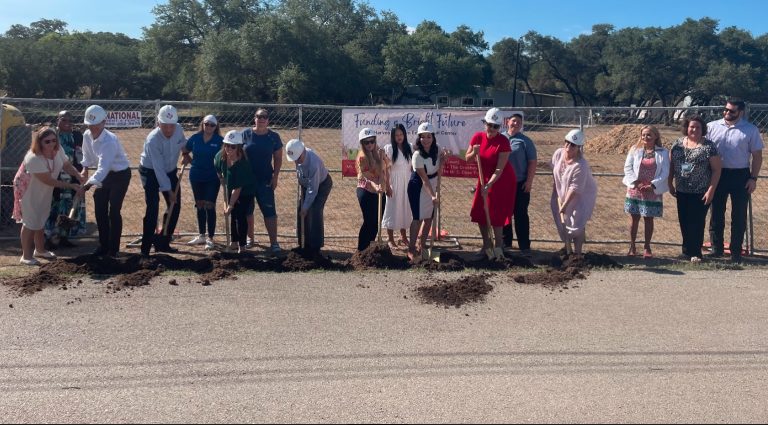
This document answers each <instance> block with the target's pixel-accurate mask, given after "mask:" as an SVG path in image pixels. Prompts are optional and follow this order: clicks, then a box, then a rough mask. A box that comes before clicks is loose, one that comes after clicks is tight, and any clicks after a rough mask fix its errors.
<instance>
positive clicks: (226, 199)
mask: <svg viewBox="0 0 768 425" xmlns="http://www.w3.org/2000/svg"><path fill="white" fill-rule="evenodd" d="M221 187H222V188H223V189H224V205H226V206H229V191H228V190H227V181H226V177H225V178H223V179H221ZM224 234H225V235H226V238H227V244H226V245H225V247H224V250H225V251H227V250H229V244H231V243H232V241H231V237H230V236H229V214H224Z"/></svg>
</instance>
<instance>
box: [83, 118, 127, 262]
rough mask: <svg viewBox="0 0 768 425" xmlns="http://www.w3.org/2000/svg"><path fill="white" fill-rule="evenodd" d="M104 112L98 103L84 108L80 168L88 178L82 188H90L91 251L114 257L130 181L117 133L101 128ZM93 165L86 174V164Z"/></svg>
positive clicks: (120, 233) (103, 124) (116, 252)
mask: <svg viewBox="0 0 768 425" xmlns="http://www.w3.org/2000/svg"><path fill="white" fill-rule="evenodd" d="M106 119H107V112H106V111H105V110H104V108H102V107H101V106H99V105H91V106H89V107H88V109H86V110H85V119H84V123H85V125H87V126H88V130H86V131H85V133H83V162H82V164H83V170H82V172H81V175H82V176H83V178H86V179H88V180H87V181H86V183H85V185H84V186H83V188H84V189H85V190H88V189H90V188H91V187H96V190H95V191H94V192H93V209H94V215H95V216H96V227H97V228H98V230H99V247H98V248H97V249H96V251H94V252H93V254H94V255H98V256H104V255H106V256H110V257H116V256H117V255H118V253H119V252H120V235H122V233H123V216H122V215H121V213H120V211H121V210H122V208H123V201H124V200H125V194H126V193H128V185H129V184H130V183H131V168H130V167H131V164H130V162H129V161H128V156H127V155H126V154H125V150H124V149H123V145H121V144H120V141H119V140H118V138H117V136H116V135H115V134H114V133H112V132H111V131H109V130H107V129H106V128H105V126H106ZM89 167H95V168H96V171H94V173H93V175H92V176H91V177H90V178H88V168H89Z"/></svg>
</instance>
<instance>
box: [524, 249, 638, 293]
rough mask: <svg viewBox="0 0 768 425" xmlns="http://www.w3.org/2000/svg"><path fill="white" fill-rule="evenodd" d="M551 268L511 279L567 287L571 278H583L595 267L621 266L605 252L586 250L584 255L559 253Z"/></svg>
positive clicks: (554, 258)
mask: <svg viewBox="0 0 768 425" xmlns="http://www.w3.org/2000/svg"><path fill="white" fill-rule="evenodd" d="M550 264H551V265H552V268H550V269H547V270H546V271H543V272H539V273H530V274H517V275H514V276H512V280H514V281H515V282H517V283H524V284H531V285H543V286H547V287H557V286H561V287H563V288H565V289H568V288H567V283H568V282H569V281H571V280H573V279H584V278H585V276H586V275H587V274H589V270H590V269H592V268H595V267H601V268H610V269H615V268H622V267H623V266H622V265H621V264H619V263H617V262H616V261H614V260H613V259H612V258H611V257H609V256H608V255H606V254H598V253H594V252H588V253H586V254H585V255H570V256H568V255H566V254H564V253H560V254H558V255H556V256H553V257H552V260H551V261H550Z"/></svg>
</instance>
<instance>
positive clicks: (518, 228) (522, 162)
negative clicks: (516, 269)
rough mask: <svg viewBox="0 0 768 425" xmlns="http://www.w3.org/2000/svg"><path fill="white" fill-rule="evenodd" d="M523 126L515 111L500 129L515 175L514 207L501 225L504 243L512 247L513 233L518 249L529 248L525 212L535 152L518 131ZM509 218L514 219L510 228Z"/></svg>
mask: <svg viewBox="0 0 768 425" xmlns="http://www.w3.org/2000/svg"><path fill="white" fill-rule="evenodd" d="M522 128H523V116H522V115H521V114H518V113H515V114H512V116H510V117H509V118H507V131H506V132H505V133H503V134H504V135H505V136H506V137H507V139H509V144H510V146H511V148H512V152H510V154H509V163H510V164H511V165H512V168H513V169H514V170H515V175H516V176H517V192H516V194H515V209H514V212H513V217H511V218H509V219H507V223H506V224H505V225H504V229H503V234H504V246H505V247H506V248H511V247H512V238H513V234H514V233H517V246H518V248H520V250H521V251H529V250H530V249H531V229H530V223H531V220H530V218H529V216H528V205H529V204H530V203H531V188H532V187H533V178H534V177H535V176H536V164H537V163H538V161H537V154H536V146H535V145H534V144H533V140H531V139H530V138H529V137H528V136H526V135H525V134H523V133H522V132H521V130H522ZM512 220H514V222H515V229H514V232H513V231H512Z"/></svg>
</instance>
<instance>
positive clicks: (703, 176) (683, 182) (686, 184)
mask: <svg viewBox="0 0 768 425" xmlns="http://www.w3.org/2000/svg"><path fill="white" fill-rule="evenodd" d="M683 140H684V138H683V137H681V138H679V139H677V140H676V141H675V143H674V144H672V150H671V151H670V156H671V158H672V166H673V167H674V169H673V170H672V171H673V172H674V175H675V190H677V191H678V192H682V193H704V192H706V191H707V188H708V187H709V180H710V179H711V178H712V167H710V165H709V159H710V158H712V157H713V156H717V155H718V153H717V147H715V144H714V143H712V141H711V140H709V139H702V141H701V143H700V144H699V146H698V147H696V148H693V149H688V148H686V147H685V146H684V145H683ZM684 164H689V166H688V167H686V166H685V165H684Z"/></svg>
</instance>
